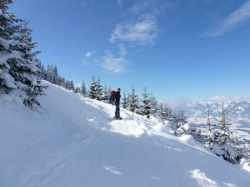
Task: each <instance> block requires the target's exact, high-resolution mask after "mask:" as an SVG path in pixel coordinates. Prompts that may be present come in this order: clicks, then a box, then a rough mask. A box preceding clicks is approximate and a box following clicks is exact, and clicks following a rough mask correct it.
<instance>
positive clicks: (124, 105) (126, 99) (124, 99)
mask: <svg viewBox="0 0 250 187" xmlns="http://www.w3.org/2000/svg"><path fill="white" fill-rule="evenodd" d="M127 101H128V98H127V94H126V92H125V90H124V91H123V98H122V107H123V108H126V106H127Z"/></svg>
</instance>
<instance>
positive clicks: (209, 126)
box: [205, 104, 215, 147]
mask: <svg viewBox="0 0 250 187" xmlns="http://www.w3.org/2000/svg"><path fill="white" fill-rule="evenodd" d="M212 112H213V111H212V110H210V109H209V108H208V104H207V111H205V114H206V115H207V122H206V125H207V130H208V132H209V135H208V137H207V139H206V142H205V147H206V146H210V145H211V144H212V143H213V130H214V126H215V124H212V123H211V114H212Z"/></svg>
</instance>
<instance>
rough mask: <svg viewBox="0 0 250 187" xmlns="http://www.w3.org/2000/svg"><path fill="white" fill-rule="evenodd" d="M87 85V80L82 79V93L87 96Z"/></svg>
mask: <svg viewBox="0 0 250 187" xmlns="http://www.w3.org/2000/svg"><path fill="white" fill-rule="evenodd" d="M86 93H87V91H86V86H85V82H84V80H82V83H81V94H82V95H83V96H84V97H85V96H86Z"/></svg>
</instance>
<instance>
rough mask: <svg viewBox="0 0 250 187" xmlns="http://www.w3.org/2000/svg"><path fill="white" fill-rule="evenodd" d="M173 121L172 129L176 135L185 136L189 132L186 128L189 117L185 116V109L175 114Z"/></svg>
mask: <svg viewBox="0 0 250 187" xmlns="http://www.w3.org/2000/svg"><path fill="white" fill-rule="evenodd" d="M171 121H172V126H171V127H172V129H173V130H174V134H175V135H178V134H183V133H185V132H186V131H187V129H185V128H184V125H185V124H186V123H187V117H186V115H185V111H184V109H183V107H182V108H181V109H180V110H179V112H178V113H177V114H176V113H173V114H172V117H171Z"/></svg>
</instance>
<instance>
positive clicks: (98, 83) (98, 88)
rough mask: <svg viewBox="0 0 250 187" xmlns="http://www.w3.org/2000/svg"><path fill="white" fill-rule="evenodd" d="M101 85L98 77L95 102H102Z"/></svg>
mask: <svg viewBox="0 0 250 187" xmlns="http://www.w3.org/2000/svg"><path fill="white" fill-rule="evenodd" d="M102 90H103V89H102V85H101V79H100V77H98V78H97V82H96V99H97V100H99V101H100V100H102V97H103V93H102Z"/></svg>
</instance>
